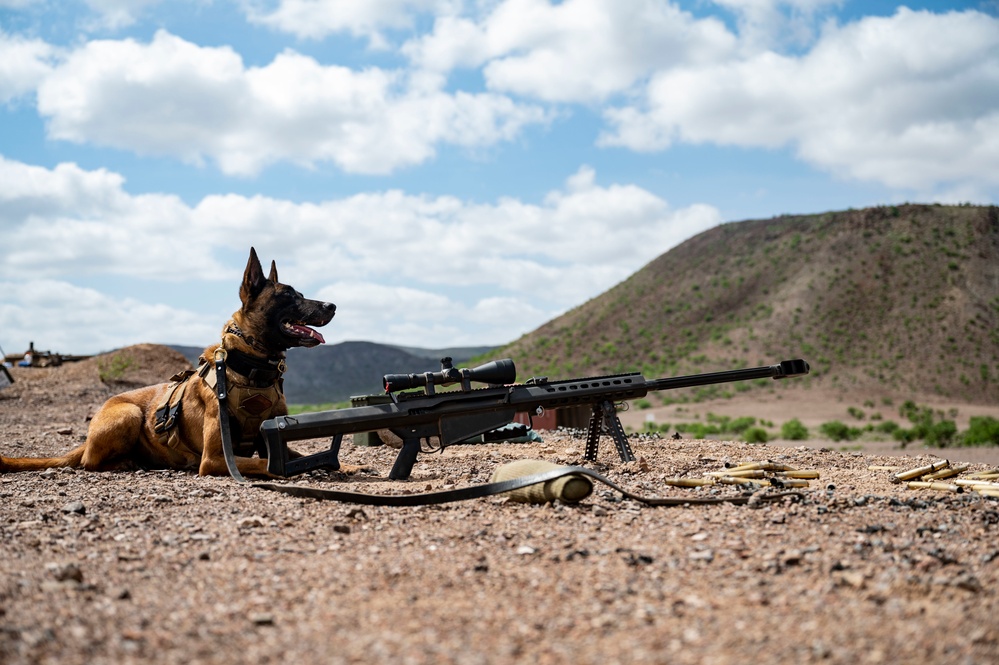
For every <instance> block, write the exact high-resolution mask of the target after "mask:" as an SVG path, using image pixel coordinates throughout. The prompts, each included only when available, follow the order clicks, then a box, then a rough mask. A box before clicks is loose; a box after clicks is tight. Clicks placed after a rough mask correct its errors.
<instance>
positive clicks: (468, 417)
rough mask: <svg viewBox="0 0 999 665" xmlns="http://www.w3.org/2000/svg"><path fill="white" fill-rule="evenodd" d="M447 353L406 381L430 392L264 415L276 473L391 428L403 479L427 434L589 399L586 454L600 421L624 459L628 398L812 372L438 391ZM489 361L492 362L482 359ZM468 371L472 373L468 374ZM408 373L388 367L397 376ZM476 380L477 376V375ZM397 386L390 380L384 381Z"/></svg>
mask: <svg viewBox="0 0 999 665" xmlns="http://www.w3.org/2000/svg"><path fill="white" fill-rule="evenodd" d="M445 361H446V363H445V362H444V361H442V366H445V365H446V366H447V367H446V369H445V370H442V372H440V373H434V374H430V373H428V374H426V375H416V376H420V377H423V378H421V379H420V380H419V381H415V380H414V381H412V382H408V385H410V386H411V385H422V386H424V388H425V392H424V393H419V392H401V393H398V394H393V393H391V392H390V393H389V394H390V395H391V397H392V401H391V402H390V403H387V404H373V405H369V406H357V407H351V408H346V409H337V410H333V411H320V412H315V413H303V414H300V415H296V416H279V417H277V418H272V419H270V420H266V421H264V423H263V424H262V425H261V426H260V432H261V434H262V436H263V439H264V442H265V443H266V445H267V453H268V461H267V470H268V471H269V472H270V473H272V474H275V475H277V476H289V475H295V474H297V473H302V472H304V471H309V470H311V469H315V468H333V469H336V468H339V461H338V459H337V455H338V453H339V449H340V441H341V439H342V437H343V435H344V434H356V433H361V432H373V431H376V430H380V429H387V430H390V431H392V432H393V433H395V434H396V435H397V436H399V437H400V438H401V439H402V440H403V446H402V449H401V450H400V451H399V455H398V457H397V458H396V461H395V464H394V465H393V467H392V471H391V473H390V474H389V478H391V479H393V480H402V479H406V478H408V477H409V475H410V473H411V471H412V468H413V464H415V462H416V458H417V454H418V453H419V451H420V443H421V441H424V440H427V439H430V438H431V437H438V438H439V440H440V445H441V446H442V447H443V446H449V445H452V444H454V443H458V442H460V441H464V440H466V439H468V438H471V437H473V436H477V435H479V434H484V433H486V432H488V431H490V430H493V429H496V428H497V427H502V426H504V425H506V424H508V423H510V422H511V421H512V420H513V419H514V417H515V415H516V414H517V413H528V414H529V415H540V414H541V413H543V412H544V411H545V410H547V409H562V408H566V407H571V406H580V405H591V406H592V411H591V417H590V426H589V430H588V432H587V447H586V458H587V459H589V460H595V459H596V453H597V444H598V441H599V437H600V433H601V431H602V429H604V428H605V427H606V429H607V430H608V431H609V432H610V433H611V436H612V438H613V439H614V442H615V445H616V446H617V449H618V453H619V454H620V456H621V459H622V460H624V461H631V460H633V459H634V456H633V455H632V453H631V449H630V448H629V447H628V442H627V437H626V436H625V434H624V430H623V429H622V428H621V424H620V421H619V420H618V418H617V414H616V412H615V410H614V404H615V403H617V402H621V401H624V400H630V399H637V398H639V397H644V396H646V395H647V394H648V393H650V392H655V391H660V390H675V389H678V388H689V387H696V386H703V385H710V384H716V383H730V382H733V381H747V380H753V379H761V378H773V379H783V378H787V377H792V376H800V375H803V374H807V373H808V371H809V367H808V363H807V362H805V361H804V360H801V359H796V360H785V361H783V362H780V363H778V364H776V365H766V366H763V367H754V368H749V369H738V370H730V371H724V372H711V373H706V374H693V375H689V376H679V377H668V378H663V379H655V380H652V381H647V380H646V379H645V377H643V376H642V375H641V374H639V373H632V374H615V375H610V376H597V377H590V378H583V379H569V380H564V381H548V379H547V378H536V379H530V380H528V381H527V382H526V383H522V384H512V385H490V386H488V387H485V388H475V389H472V388H471V387H470V385H469V382H468V381H467V380H464V381H461V383H462V389H461V391H456V392H446V393H436V394H435V393H434V390H433V385H434V383H437V384H439V385H440V384H445V382H452V383H453V382H454V381H449V379H448V377H449V374H448V372H447V371H446V370H450V369H451V368H450V359H449V358H448V359H445ZM498 362H499V364H500V366H502V367H503V368H504V370H506V371H504V372H503V373H502V376H503V377H504V378H505V377H507V376H516V375H515V373H513V374H507V371H513V361H512V360H509V359H504V360H502V361H498ZM483 367H486V366H483ZM478 370H481V368H476V369H474V370H454V371H460V372H465V373H469V374H471V375H472V376H473V377H474V376H475V375H476V373H477V372H478V375H479V376H488V377H491V378H492V377H496V376H499V375H498V374H496V373H495V372H480V371H478ZM469 374H466V375H465V376H466V377H467V376H468V375H469ZM400 376H403V375H387V377H393V378H395V379H396V383H398V380H397V379H398V377H400ZM473 380H475V379H474V378H473ZM386 385H387V387H388V388H389V390H391V389H392V388H391V385H392V382H390V381H386ZM319 437H332V441H331V445H330V449H329V450H328V451H323V452H320V453H316V454H313V455H307V456H304V457H300V458H297V459H293V460H289V455H288V446H287V442H289V441H300V440H304V439H314V438H319Z"/></svg>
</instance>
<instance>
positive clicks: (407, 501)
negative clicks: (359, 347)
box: [250, 466, 805, 506]
mask: <svg viewBox="0 0 999 665" xmlns="http://www.w3.org/2000/svg"><path fill="white" fill-rule="evenodd" d="M571 474H576V475H583V476H588V477H590V478H593V479H594V480H597V481H599V482H601V483H603V484H605V485H607V486H608V487H611V488H612V489H615V490H617V491H618V492H620V493H621V494H623V495H624V497H625V498H628V499H631V500H633V501H639V502H641V503H644V504H646V505H648V506H685V505H702V504H719V503H731V504H746V503H750V502H753V503H756V502H771V501H780V500H781V499H784V498H786V497H795V498H797V499H799V500H800V499H802V498H804V496H805V495H804V493H802V492H793V491H792V492H777V493H774V494H761V493H757V494H751V495H740V496H732V497H698V498H684V497H665V498H664V497H646V496H641V495H639V494H634V493H633V492H629V491H628V490H626V489H624V488H623V487H621V486H620V485H618V484H616V483H614V482H613V481H612V480H610V479H609V478H607V477H605V476H602V475H600V474H599V473H597V472H596V471H593V470H591V469H587V468H586V467H582V466H562V467H559V468H557V469H552V470H551V471H545V472H542V473H535V474H532V475H530V476H522V477H520V478H511V479H510V480H501V481H498V482H493V483H486V484H484V485H472V486H471V487H462V488H459V489H454V490H445V491H443V492H426V493H423V494H362V493H360V492H344V491H341V490H327V489H319V488H316V487H307V486H305V485H278V484H276V483H250V487H257V488H259V489H265V490H271V491H272V492H281V493H283V494H290V495H292V496H298V497H304V498H307V499H319V500H323V501H341V502H344V503H359V504H364V505H368V506H426V505H431V504H439V503H450V502H453V501H465V500H468V499H479V498H482V497H486V496H493V495H496V494H503V493H504V492H510V491H512V490H516V489H520V488H522V487H528V486H530V485H537V484H538V483H544V482H547V481H549V480H555V479H556V478H561V477H563V476H568V475H571Z"/></svg>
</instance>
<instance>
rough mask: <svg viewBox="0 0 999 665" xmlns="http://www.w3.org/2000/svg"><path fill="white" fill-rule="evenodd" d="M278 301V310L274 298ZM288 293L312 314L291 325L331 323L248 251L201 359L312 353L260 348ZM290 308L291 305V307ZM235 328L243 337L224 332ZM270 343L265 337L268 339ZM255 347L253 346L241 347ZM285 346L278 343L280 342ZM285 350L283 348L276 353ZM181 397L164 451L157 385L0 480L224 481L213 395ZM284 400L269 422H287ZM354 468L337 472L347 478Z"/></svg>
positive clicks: (257, 469) (259, 469)
mask: <svg viewBox="0 0 999 665" xmlns="http://www.w3.org/2000/svg"><path fill="white" fill-rule="evenodd" d="M279 292H280V293H283V294H284V299H283V301H282V303H278V302H277V301H278V300H280V298H279V297H278V293H279ZM289 293H294V294H295V295H296V296H297V298H298V301H297V305H298V306H299V308H300V309H299V310H298V311H303V312H307V313H308V312H311V320H306V318H307V317H305V316H304V315H303V316H302V317H296V319H295V320H296V321H301V322H304V323H305V324H310V325H316V326H323V325H326V324H327V323H329V321H330V320H331V319H332V318H333V311H334V310H335V307H334V306H333V305H332V304H329V303H319V302H317V301H310V300H305V299H304V298H302V296H301V294H298V293H297V292H296V291H294V289H291V288H290V287H287V286H286V285H282V284H280V283H278V279H277V268H276V266H275V265H274V263H273V262H272V263H271V272H270V276H269V277H267V278H264V277H263V270H262V269H261V267H260V262H259V260H258V259H257V255H256V252H255V251H254V250H253V249H252V248H251V249H250V258H249V261H248V262H247V266H246V271H245V273H244V275H243V284H242V285H241V287H240V300H241V302H242V306H241V307H240V309H239V311H237V312H235V313H234V314H233V315H232V319H231V320H230V321H229V322H227V324H226V326H225V328H223V334H222V341H221V343H220V344H213V345H212V346H209V347H208V348H206V349H205V351H204V354H203V355H202V358H203V359H205V360H207V362H212V361H213V359H214V356H215V350H216V349H218V348H219V347H222V348H223V349H226V350H227V351H230V350H234V349H235V350H238V351H242V352H244V353H246V354H249V355H252V356H256V357H259V358H264V357H274V356H276V355H278V356H283V355H284V351H285V350H286V349H287V348H289V347H291V346H312V345H314V344H315V343H317V342H315V341H314V340H309V339H305V340H299V341H297V342H296V340H287V341H286V342H285V343H284V344H282V343H274V342H273V341H271V342H270V343H269V344H267V343H263V342H261V341H260V340H267V339H272V338H273V337H274V335H273V332H274V331H273V329H272V330H267V328H268V327H271V328H273V327H274V326H273V323H271V324H268V321H269V320H273V317H269V314H271V313H273V312H272V310H276V309H277V308H278V307H284V308H285V309H289V305H288V302H289V301H290V300H292V298H291V296H290V295H289ZM293 304H294V303H293ZM232 324H235V326H236V327H237V329H238V330H240V331H242V332H243V336H242V337H241V336H239V335H237V334H233V333H232V332H229V331H230V330H232ZM269 335H270V336H269ZM248 339H251V340H254V344H253V345H251V344H250V343H249V342H248V341H247V340H248ZM281 339H282V340H284V338H281ZM282 345H283V348H275V347H280V346H282ZM226 378H227V381H228V383H229V385H230V386H231V385H234V384H236V383H239V382H240V381H245V379H244V378H243V377H241V376H239V375H238V374H236V373H235V372H233V371H232V370H231V369H227V371H226ZM190 382H191V383H190V385H188V387H187V389H186V390H185V392H184V398H183V401H182V405H181V411H180V418H179V422H178V424H177V427H179V428H180V429H179V434H180V436H179V437H174V439H175V442H174V445H172V446H167V445H163V444H161V443H160V442H159V437H157V435H156V433H155V432H154V431H153V423H154V422H155V420H156V415H155V413H156V409H157V407H158V405H159V404H160V403H161V402H162V400H163V398H164V396H165V394H166V391H167V390H168V388H169V386H170V384H168V383H162V384H158V385H154V386H147V387H145V388H139V389H137V390H132V391H129V392H126V393H123V394H121V395H116V396H115V397H112V398H111V399H109V400H108V401H107V402H105V403H104V405H103V406H102V407H101V408H100V410H99V411H98V412H97V414H96V415H95V416H94V418H93V420H92V421H91V423H90V429H89V431H88V432H87V440H86V442H85V443H84V444H83V445H81V446H80V447H78V448H76V449H74V450H72V451H71V452H69V453H68V454H66V455H64V456H62V457H49V458H26V457H22V458H11V457H0V472H4V473H9V472H15V471H34V470H39V469H47V468H51V467H82V468H84V469H87V470H88V471H109V470H121V469H134V468H137V467H142V468H172V469H191V470H193V469H197V470H198V473H199V474H200V475H203V476H205V475H222V476H224V475H229V470H228V468H227V467H226V463H225V455H224V453H223V452H222V436H221V431H220V427H219V402H218V398H217V397H216V395H215V393H214V391H213V390H212V389H211V388H210V387H209V386H208V384H206V383H205V381H203V380H201V379H200V378H199V377H197V376H194V377H192V378H191V379H190ZM287 412H288V410H287V407H286V405H285V403H284V397H283V395H282V396H281V398H280V403H279V404H278V405H277V407H276V410H275V412H274V415H284V414H287ZM236 466H237V468H238V469H239V472H240V473H241V474H243V475H248V476H269V475H270V474H268V473H267V460H266V459H260V458H255V457H236ZM359 468H360V467H349V468H343V469H342V470H344V471H347V472H352V471H356V470H358V469H359Z"/></svg>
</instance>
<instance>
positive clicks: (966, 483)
mask: <svg viewBox="0 0 999 665" xmlns="http://www.w3.org/2000/svg"><path fill="white" fill-rule="evenodd" d="M951 482H953V483H954V484H955V485H960V486H961V487H970V488H972V489H978V488H979V487H981V488H984V489H997V490H999V483H993V482H990V481H988V480H975V479H974V478H955V479H954V480H952V481H951Z"/></svg>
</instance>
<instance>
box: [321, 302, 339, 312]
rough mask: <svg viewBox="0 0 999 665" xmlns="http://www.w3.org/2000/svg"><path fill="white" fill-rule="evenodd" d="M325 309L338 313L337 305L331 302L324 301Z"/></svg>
mask: <svg viewBox="0 0 999 665" xmlns="http://www.w3.org/2000/svg"><path fill="white" fill-rule="evenodd" d="M323 309H325V310H326V311H327V312H329V313H330V314H336V305H334V304H333V303H331V302H324V303H323Z"/></svg>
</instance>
